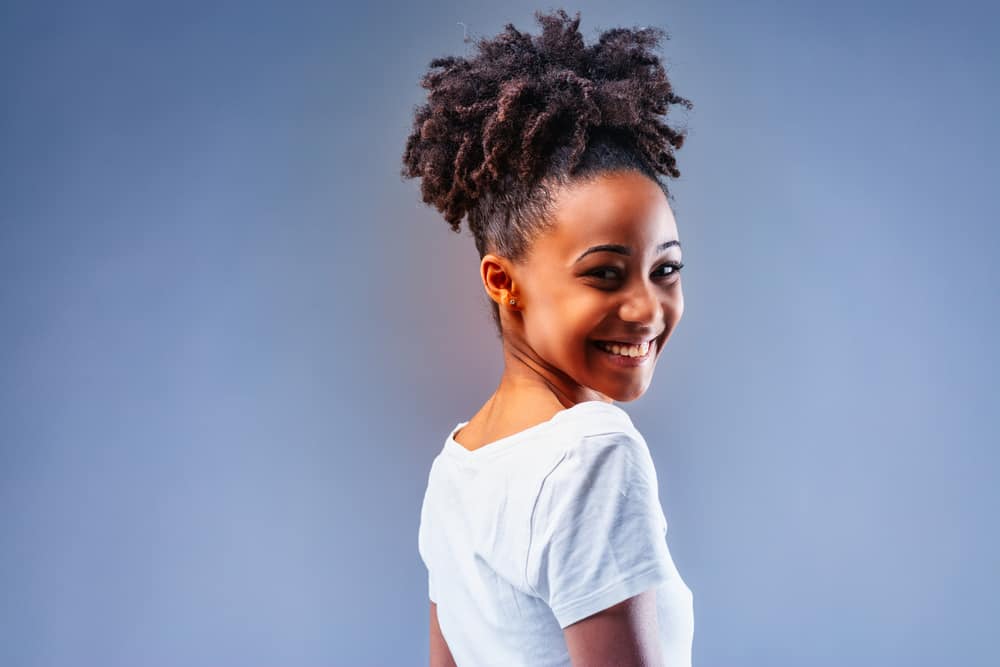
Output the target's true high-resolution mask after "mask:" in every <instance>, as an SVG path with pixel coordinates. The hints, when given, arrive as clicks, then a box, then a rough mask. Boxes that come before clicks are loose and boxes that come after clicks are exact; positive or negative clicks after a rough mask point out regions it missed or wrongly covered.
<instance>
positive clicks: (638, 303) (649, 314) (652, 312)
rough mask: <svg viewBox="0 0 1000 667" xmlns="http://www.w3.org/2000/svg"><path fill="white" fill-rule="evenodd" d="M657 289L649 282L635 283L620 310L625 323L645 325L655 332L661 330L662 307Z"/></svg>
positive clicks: (637, 281) (638, 281)
mask: <svg viewBox="0 0 1000 667" xmlns="http://www.w3.org/2000/svg"><path fill="white" fill-rule="evenodd" d="M656 289H657V288H656V286H655V285H653V284H651V283H650V282H649V281H647V280H635V281H633V284H632V286H631V287H630V288H629V292H628V294H627V295H626V297H625V300H624V301H623V302H622V305H621V307H620V309H619V317H621V318H622V320H623V321H625V322H635V323H636V324H644V325H646V326H647V327H648V328H650V329H652V330H655V331H658V330H659V329H661V328H662V327H660V326H659V323H660V320H661V319H662V316H661V313H660V310H661V305H660V300H659V295H658V294H657V292H656Z"/></svg>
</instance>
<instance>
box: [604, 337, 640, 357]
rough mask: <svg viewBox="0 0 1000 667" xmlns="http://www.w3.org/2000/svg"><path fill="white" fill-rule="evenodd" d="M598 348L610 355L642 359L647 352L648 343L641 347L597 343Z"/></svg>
mask: <svg viewBox="0 0 1000 667" xmlns="http://www.w3.org/2000/svg"><path fill="white" fill-rule="evenodd" d="M597 345H598V347H600V348H601V349H602V350H606V351H607V352H611V353H612V354H620V355H622V356H623V357H642V356H645V355H646V353H647V352H649V341H646V342H645V343H642V344H641V345H619V344H618V343H611V344H610V345H609V344H607V343H598V344H597Z"/></svg>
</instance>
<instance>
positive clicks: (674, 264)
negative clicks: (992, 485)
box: [587, 262, 684, 280]
mask: <svg viewBox="0 0 1000 667" xmlns="http://www.w3.org/2000/svg"><path fill="white" fill-rule="evenodd" d="M667 266H669V267H671V268H673V271H671V272H670V273H668V274H666V275H663V276H658V277H660V278H670V277H671V276H673V275H674V274H675V273H680V270H681V269H683V268H684V265H683V264H681V263H677V262H667V263H666V264H661V265H660V266H659V267H657V271H659V270H660V269H662V268H664V267H667ZM604 271H614V272H616V273H617V272H618V269H616V268H615V267H613V266H602V267H601V268H599V269H594V270H593V271H591V272H589V273H588V274H587V275H588V276H594V277H595V278H597V279H598V280H614V279H613V278H603V277H601V276H600V275H599V274H601V273H603V272H604Z"/></svg>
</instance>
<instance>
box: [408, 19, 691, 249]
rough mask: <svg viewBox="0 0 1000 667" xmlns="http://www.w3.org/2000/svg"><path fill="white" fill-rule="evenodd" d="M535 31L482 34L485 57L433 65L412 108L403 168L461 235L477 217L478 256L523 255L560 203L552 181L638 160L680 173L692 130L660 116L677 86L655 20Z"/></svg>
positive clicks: (554, 25) (649, 169) (639, 164)
mask: <svg viewBox="0 0 1000 667" xmlns="http://www.w3.org/2000/svg"><path fill="white" fill-rule="evenodd" d="M534 16H535V19H536V20H537V21H538V22H539V23H540V24H541V26H542V33H541V35H538V36H532V35H529V34H525V33H522V32H520V31H518V30H517V29H516V28H515V27H514V26H513V25H512V24H510V23H508V24H507V25H506V26H505V30H504V32H502V33H500V34H499V35H497V36H496V37H494V38H492V39H486V38H481V39H478V40H476V42H475V43H476V46H477V48H478V52H479V53H478V55H477V56H475V57H472V58H463V57H458V56H447V57H441V58H435V59H433V60H431V62H430V71H428V72H427V73H426V74H425V75H424V77H423V78H422V80H421V85H422V86H423V87H424V88H426V89H428V90H429V91H430V92H429V93H428V99H427V103H426V104H423V105H420V106H417V107H415V118H414V122H413V131H412V133H411V134H410V135H409V137H408V139H407V141H406V148H405V151H404V153H403V165H404V167H403V170H402V175H403V176H404V177H407V178H412V177H420V178H421V195H422V198H423V201H424V202H425V203H427V204H431V205H433V206H434V207H435V208H437V209H438V210H439V211H440V212H441V213H442V214H443V216H444V218H445V220H446V221H447V222H448V223H449V224H450V225H451V228H452V230H453V231H455V232H458V231H459V228H460V226H461V220H462V218H463V217H464V216H466V214H469V227H470V229H471V231H472V232H473V233H474V235H475V237H476V244H477V247H478V249H479V253H480V257H482V256H483V255H484V254H485V252H487V250H489V251H498V250H499V251H503V252H506V253H507V254H508V255H512V256H515V257H516V256H517V255H519V254H521V253H522V252H523V251H524V249H525V245H526V243H527V242H528V241H529V239H530V237H531V236H532V234H533V233H534V232H537V231H538V228H539V226H540V225H541V224H542V222H543V219H544V218H545V214H546V204H547V203H549V202H550V201H551V191H549V190H548V189H547V188H545V187H544V185H543V184H542V182H543V181H545V180H547V179H555V180H559V181H562V182H565V180H566V179H567V178H569V177H572V176H580V175H583V174H586V173H591V172H594V171H600V170H602V169H611V168H616V167H618V168H620V167H630V168H634V169H638V170H640V171H642V172H644V173H646V174H647V175H649V176H650V177H651V178H653V179H654V180H655V181H657V183H658V184H659V185H660V187H661V188H662V189H663V191H664V193H665V194H667V196H668V197H669V192H668V191H667V188H666V186H665V185H664V184H663V183H662V182H660V180H659V179H658V178H657V176H656V174H657V173H659V174H664V175H666V176H668V177H672V178H677V177H679V176H680V171H679V170H678V169H677V165H676V160H675V158H674V150H675V149H678V148H680V147H681V146H682V145H683V143H684V133H683V132H681V131H678V130H675V129H674V128H672V127H669V126H667V125H666V124H665V123H663V122H662V121H661V120H660V118H659V116H662V115H666V114H667V111H668V109H669V108H670V106H671V105H682V106H684V107H686V108H687V109H691V108H692V107H693V105H692V103H691V102H690V101H689V100H687V99H685V98H683V97H679V96H677V95H675V94H674V92H673V89H672V87H671V84H670V81H669V80H668V79H667V75H666V72H665V71H664V67H663V65H662V64H661V62H660V59H659V58H658V57H657V56H656V55H655V54H654V53H652V52H651V49H653V48H655V47H657V46H658V44H659V42H660V40H661V38H665V37H666V38H669V37H668V36H667V34H666V32H665V31H664V30H662V29H660V28H657V27H644V28H633V29H628V28H613V29H610V30H606V31H604V32H603V33H602V34H601V35H600V37H599V39H598V41H597V43H596V44H593V45H590V46H587V45H585V44H584V40H583V36H582V35H581V34H580V32H579V30H578V28H579V24H580V13H579V12H577V13H576V15H575V17H574V18H570V17H569V16H568V15H567V14H566V12H565V11H564V10H562V9H558V10H555V11H554V12H553V13H552V14H544V13H542V12H540V11H536V12H535V13H534Z"/></svg>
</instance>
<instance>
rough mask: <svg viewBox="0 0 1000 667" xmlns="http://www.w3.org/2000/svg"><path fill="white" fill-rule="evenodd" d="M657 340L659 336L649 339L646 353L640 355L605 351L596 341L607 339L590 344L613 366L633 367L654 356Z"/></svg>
mask: <svg viewBox="0 0 1000 667" xmlns="http://www.w3.org/2000/svg"><path fill="white" fill-rule="evenodd" d="M658 341H659V336H657V337H656V338H653V339H650V340H649V349H648V350H646V354H644V355H642V356H641V357H624V356H622V355H620V354H615V353H613V352H606V351H605V350H602V349H601V348H600V346H598V345H597V343H598V342H607V341H597V340H593V341H591V344H592V345H593V346H594V349H595V350H597V351H598V352H599V353H600V355H601V357H602V358H604V359H607V360H608V362H609V363H611V364H614V365H615V366H623V367H626V368H633V367H635V366H642V365H643V364H645V363H647V362H648V361H649V360H650V359H653V358H654V357H655V356H656V350H657V347H656V346H657V344H658ZM640 342H642V343H644V342H646V341H640ZM635 344H637V343H633V345H635Z"/></svg>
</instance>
